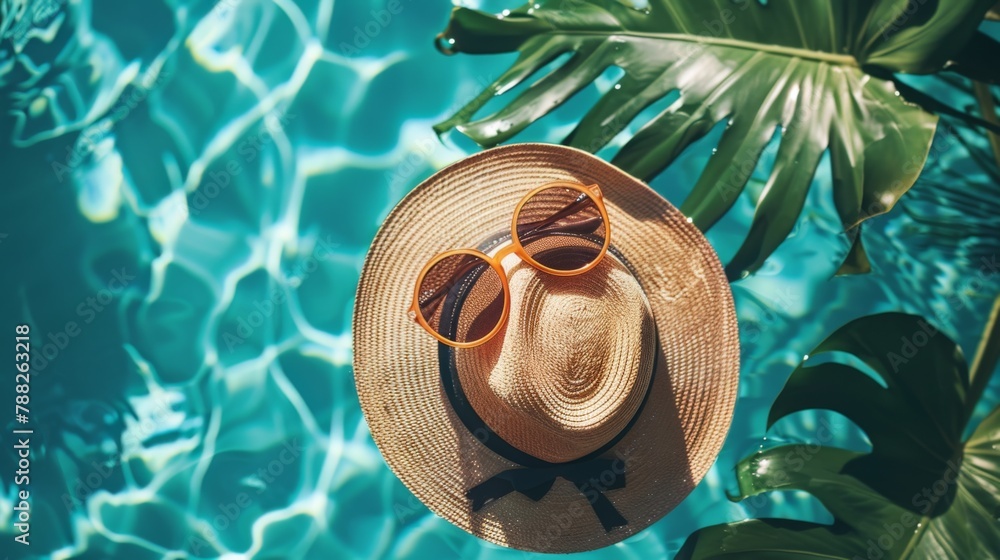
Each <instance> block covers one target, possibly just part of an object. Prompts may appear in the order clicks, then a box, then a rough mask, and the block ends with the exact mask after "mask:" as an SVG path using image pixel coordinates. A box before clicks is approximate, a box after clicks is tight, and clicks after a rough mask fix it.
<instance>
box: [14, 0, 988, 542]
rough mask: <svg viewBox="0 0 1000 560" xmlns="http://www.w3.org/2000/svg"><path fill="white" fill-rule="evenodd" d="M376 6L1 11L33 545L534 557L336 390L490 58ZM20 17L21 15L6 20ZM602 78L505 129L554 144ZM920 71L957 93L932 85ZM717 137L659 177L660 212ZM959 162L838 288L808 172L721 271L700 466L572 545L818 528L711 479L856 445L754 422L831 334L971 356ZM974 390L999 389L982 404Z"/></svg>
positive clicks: (444, 5) (978, 222)
mask: <svg viewBox="0 0 1000 560" xmlns="http://www.w3.org/2000/svg"><path fill="white" fill-rule="evenodd" d="M398 2H399V4H398V7H399V9H398V10H397V11H396V12H397V13H395V14H390V15H391V17H388V18H387V17H385V15H383V13H382V12H381V10H383V9H384V8H385V2H382V1H378V0H372V1H355V2H346V1H341V2H333V1H331V0H311V1H310V0H302V1H298V2H293V1H291V0H274V1H270V0H266V1H265V0H221V1H219V2H196V1H185V0H166V1H155V2H154V1H150V2H141V3H140V2H125V1H112V0H52V1H51V2H45V1H39V2H37V3H28V4H25V3H23V2H20V1H11V0H4V1H3V3H2V5H0V6H2V11H0V14H2V15H3V20H2V21H3V24H2V26H3V31H4V33H7V32H9V33H10V34H9V35H4V34H0V35H2V36H4V37H5V39H4V40H3V42H2V43H0V98H2V99H3V102H2V103H3V108H4V109H6V110H5V111H4V112H3V113H4V115H3V116H2V117H0V118H2V119H3V120H2V123H0V133H2V136H0V137H2V139H3V142H4V146H3V150H2V151H0V158H3V159H2V162H3V165H2V167H0V169H2V170H3V174H2V177H3V178H2V179H0V183H2V184H3V189H2V190H0V197H2V202H0V218H2V220H0V234H2V235H0V260H2V263H3V270H4V274H3V276H2V280H0V282H2V283H3V286H2V287H3V291H2V293H3V297H2V300H0V317H2V318H3V320H4V321H6V323H5V324H3V325H0V329H10V330H13V329H14V326H15V325H16V324H21V323H25V324H30V325H31V328H32V333H33V335H32V336H33V337H34V338H33V340H34V341H36V344H37V345H38V347H41V346H42V345H44V344H46V343H48V342H51V343H52V347H51V350H48V351H46V353H45V354H42V353H41V352H39V351H37V350H36V352H37V354H36V355H35V357H34V362H33V364H34V369H35V372H36V376H35V377H34V378H33V385H32V399H33V403H34V405H33V406H32V413H33V416H32V423H33V425H34V427H35V429H36V432H37V434H36V436H34V437H35V439H34V442H35V443H34V445H35V448H34V452H35V453H36V459H35V462H34V467H33V468H34V471H33V474H32V476H33V480H34V481H35V482H33V486H32V492H33V496H34V503H33V507H34V510H33V517H32V545H31V547H30V549H27V551H28V552H29V554H28V556H27V557H33V558H60V559H64V558H65V559H68V558H74V559H91V558H123V559H129V560H132V559H136V560H141V559H146V558H150V559H162V558H178V559H179V558H258V559H271V558H337V559H354V558H359V559H360V558H405V559H411V558H412V559H422V558H441V559H451V558H463V559H464V558H477V559H483V560H486V559H512V558H522V557H525V556H530V555H527V554H525V553H522V552H518V551H514V550H509V549H504V548H501V547H498V546H495V545H492V544H489V543H486V542H484V541H481V540H478V539H476V538H474V537H472V536H470V535H468V534H466V533H464V532H463V531H461V530H459V529H457V528H455V527H453V526H452V525H450V524H449V523H447V522H445V521H443V520H442V519H440V518H438V517H436V516H435V515H433V514H431V513H430V512H429V511H428V510H427V509H426V508H425V507H424V506H423V505H421V504H420V502H419V501H417V500H416V499H415V498H413V496H412V495H411V494H410V493H409V492H408V491H407V490H406V489H405V487H404V486H403V485H402V484H401V483H400V482H399V481H398V480H397V479H396V478H395V476H394V475H393V474H392V473H391V472H390V471H389V469H388V468H387V467H386V465H385V462H384V461H383V460H382V458H381V456H380V455H379V453H378V451H377V449H376V448H375V446H374V444H373V442H372V440H371V437H370V435H369V433H368V430H367V428H366V425H365V422H364V419H363V417H362V415H361V412H360V409H359V406H358V400H357V395H356V393H355V390H354V383H353V378H352V370H351V332H350V320H351V310H352V305H353V294H354V289H355V286H356V284H357V280H358V275H359V272H360V267H361V263H362V260H363V258H364V255H365V252H366V251H367V248H368V245H369V243H370V242H371V240H372V238H373V237H374V235H375V232H376V230H377V228H378V226H379V224H380V222H381V220H382V219H383V218H384V217H385V215H386V214H387V213H388V212H389V210H390V209H391V208H392V207H393V205H394V204H395V203H396V202H398V201H399V200H400V198H401V197H402V196H403V195H404V194H405V193H406V192H408V191H409V190H410V189H411V188H413V187H414V186H415V185H416V184H418V183H419V182H420V181H421V180H422V179H423V178H425V177H427V176H428V175H430V174H431V173H432V172H433V171H435V170H436V169H439V168H440V167H442V166H444V165H446V164H448V163H450V162H452V161H455V160H456V159H458V158H460V157H463V156H464V155H466V154H469V153H472V152H474V151H475V149H476V148H475V147H474V146H470V145H469V144H468V143H467V142H462V139H460V138H451V139H448V141H447V142H446V143H442V142H440V141H439V140H438V139H437V138H436V137H435V135H434V134H433V132H432V131H431V128H430V127H431V125H432V124H434V123H435V122H438V121H439V120H441V119H442V118H443V117H445V116H447V115H448V114H450V113H451V112H453V111H454V110H456V109H457V108H458V107H460V106H461V104H463V103H464V102H465V101H468V100H469V99H470V98H471V97H472V96H473V95H475V94H477V93H478V92H479V91H480V90H481V88H482V87H483V85H484V84H486V83H488V82H490V81H492V79H493V78H495V77H497V76H498V75H499V73H500V72H502V71H503V70H504V69H505V68H506V67H507V65H508V64H509V63H510V61H511V57H510V56H498V57H472V56H457V57H451V58H448V57H444V56H442V55H440V54H438V53H437V51H435V49H434V48H433V46H432V39H433V37H434V35H435V34H436V33H437V32H438V31H440V30H441V29H443V27H444V24H445V22H446V20H447V17H448V11H449V9H450V4H449V3H448V2H444V1H434V2H421V3H418V2H415V1H414V0H398ZM466 5H475V4H474V3H471V2H466ZM38 6H42V8H44V9H39V8H38ZM480 7H483V8H486V9H496V10H499V9H503V8H506V7H512V5H511V4H510V3H507V2H499V1H493V0H491V1H490V2H483V3H482V4H481V5H480ZM21 9H25V10H28V11H27V12H25V13H28V14H30V15H31V17H32V18H33V23H32V24H31V26H28V27H22V26H15V25H13V24H12V23H11V22H13V21H15V18H13V17H12V14H17V13H19V12H18V11H19V10H21ZM35 10H37V11H35ZM373 10H374V12H373ZM36 16H37V17H36ZM24 17H25V16H23V15H22V16H21V19H22V20H23V19H24ZM615 79H616V75H614V74H612V73H608V74H607V75H605V76H604V77H602V78H601V79H600V80H598V82H597V84H596V85H595V87H593V88H592V89H590V90H588V91H586V92H585V93H584V94H582V95H581V96H580V97H579V98H577V99H574V100H573V101H572V102H571V103H569V104H567V106H565V107H564V108H561V109H559V110H558V111H556V113H555V114H554V115H552V116H551V117H549V118H547V119H545V120H543V121H541V122H539V123H537V124H536V125H534V126H532V127H531V128H530V129H529V130H528V131H526V132H525V133H524V134H523V135H522V136H521V137H520V138H519V140H524V141H527V140H541V141H559V140H561V139H562V137H563V136H564V135H565V134H566V133H567V132H568V130H569V127H570V126H571V122H572V121H573V118H574V116H575V115H579V111H580V108H581V107H585V106H587V105H588V104H589V103H591V102H592V101H593V99H595V98H596V96H598V95H599V94H600V92H601V91H604V90H606V89H607V88H609V87H612V86H613V84H614V81H615ZM914 84H917V85H919V86H920V87H921V88H924V89H926V90H928V91H933V92H934V93H935V95H936V96H937V97H939V98H943V99H948V100H949V101H950V102H951V103H952V104H953V105H955V106H965V105H969V104H971V103H972V101H971V98H970V97H968V96H967V95H965V94H963V93H961V92H960V91H959V90H958V89H956V88H954V87H951V86H949V85H948V84H947V83H945V82H943V81H941V80H939V79H915V80H914ZM715 139H717V136H714V137H713V136H712V135H710V136H709V137H707V138H705V139H704V140H702V141H700V142H699V143H698V144H697V145H696V146H694V147H693V148H692V149H691V150H689V151H688V152H687V153H686V154H685V155H684V156H683V157H682V159H681V160H680V161H678V162H677V163H675V164H674V165H673V166H672V167H671V168H670V169H669V170H668V171H667V172H665V173H664V174H662V175H661V176H660V177H658V178H657V179H656V180H655V181H654V182H653V187H654V188H655V189H656V190H657V191H658V192H660V193H661V194H662V195H664V196H665V197H666V198H667V199H669V200H671V201H672V202H674V203H675V204H678V203H679V202H680V201H681V200H682V199H683V197H684V195H685V194H686V192H687V190H688V189H690V187H691V186H692V184H693V179H694V178H695V177H697V174H698V173H699V171H700V169H701V166H703V165H704V162H705V161H706V159H707V158H708V157H709V155H710V154H711V150H712V147H713V144H714V141H715ZM984 150H986V145H985V143H984V141H983V140H982V138H979V137H977V136H976V135H975V134H974V133H972V132H970V131H968V130H964V129H955V131H949V130H946V129H945V128H944V127H942V129H941V130H940V131H939V133H938V137H937V139H936V140H935V145H934V148H933V149H932V151H931V161H930V162H929V165H928V168H927V170H926V171H925V173H924V174H923V175H922V177H921V179H920V181H919V182H918V183H917V185H916V186H915V187H914V188H913V189H912V191H911V192H910V193H909V194H907V196H906V197H904V198H903V200H902V201H901V202H900V204H899V205H898V206H897V208H895V209H894V210H893V211H892V212H891V213H890V214H888V215H886V216H882V217H879V218H876V219H874V220H872V221H871V223H870V224H869V225H868V226H866V229H865V241H866V243H867V247H868V252H869V256H870V258H871V260H872V261H873V264H874V266H875V269H876V271H875V273H874V274H870V275H867V276H859V277H850V278H832V276H833V274H834V272H835V270H836V269H837V266H838V263H839V262H840V259H841V258H842V257H843V255H844V254H845V253H846V251H847V245H846V241H845V240H844V239H843V238H842V236H841V235H840V226H839V223H838V221H837V219H836V214H835V212H834V211H833V206H832V201H831V199H830V189H831V181H830V176H829V171H828V169H827V167H826V165H825V164H821V166H820V173H819V174H818V176H817V178H816V180H815V183H814V185H813V189H812V190H811V193H810V199H809V201H808V203H807V206H806V211H805V212H804V213H803V216H802V217H801V219H800V220H799V223H798V225H797V227H796V229H795V231H794V232H793V234H792V235H791V236H790V237H789V238H788V240H787V241H786V242H785V243H784V244H783V245H782V246H781V247H780V249H779V250H778V251H777V252H776V253H775V254H774V256H773V257H771V259H770V260H769V261H768V262H767V264H766V265H765V267H764V268H763V269H762V270H761V271H760V272H758V273H757V274H756V275H754V276H752V277H750V278H747V279H745V280H742V281H739V282H737V283H735V284H733V291H734V294H735V299H736V305H737V311H738V314H739V318H740V325H741V327H740V328H741V340H742V344H743V352H742V360H743V365H742V378H741V386H740V397H739V401H738V404H737V408H736V412H735V417H734V419H733V425H732V429H731V431H730V433H729V436H728V439H727V442H726V444H725V447H724V449H723V450H722V453H721V454H720V455H719V458H718V461H717V462H716V464H715V466H714V467H713V468H712V470H711V471H710V472H709V474H708V475H707V476H706V477H705V479H704V481H703V482H702V483H701V484H700V485H699V486H698V487H697V488H696V489H695V491H694V492H693V493H692V494H691V496H690V497H688V498H687V500H685V501H684V503H683V504H682V505H681V506H680V507H678V508H677V509H676V510H674V511H673V512H672V513H670V514H669V515H668V516H667V517H665V518H664V519H663V520H661V521H660V522H658V523H656V524H655V525H653V526H652V527H651V528H650V529H648V530H646V531H644V532H642V533H641V534H639V535H637V536H635V537H633V538H630V539H628V540H626V541H625V542H623V543H620V544H618V545H615V546H612V547H609V548H606V549H603V550H598V551H594V552H591V553H587V554H581V555H579V558H593V559H625V558H649V557H663V556H668V557H669V556H670V555H671V554H672V553H674V552H676V550H677V549H678V548H679V547H680V545H681V543H682V542H683V540H684V538H685V537H686V536H687V535H688V534H689V533H690V532H691V531H693V530H694V529H697V528H699V527H703V526H706V525H710V524H715V523H720V522H725V521H730V520H736V519H744V518H747V517H768V516H779V517H792V518H798V519H806V520H819V521H829V519H830V517H829V514H828V513H827V512H826V511H825V509H824V508H823V507H822V506H821V505H820V504H819V503H818V502H816V501H815V500H813V499H812V498H810V497H808V496H806V495H804V494H795V493H780V494H774V495H770V496H767V497H766V498H761V499H759V500H755V501H752V502H749V503H738V504H736V503H730V502H729V501H728V500H727V499H726V491H727V489H728V490H732V489H733V487H734V486H735V481H734V478H733V467H734V465H735V463H736V461H738V460H739V459H740V458H742V457H744V456H746V455H747V454H749V453H751V452H753V451H755V450H757V449H759V448H760V447H761V446H762V445H769V444H771V443H773V442H775V441H809V440H810V437H814V436H815V434H816V432H817V430H818V428H819V426H821V425H822V424H821V423H823V422H828V423H829V424H830V425H831V426H833V427H834V430H833V431H834V433H835V434H836V441H835V442H833V443H836V444H840V445H845V446H849V447H853V448H857V449H864V448H865V446H866V445H867V444H866V442H865V440H864V437H863V436H862V435H860V434H859V433H858V432H857V430H856V429H855V428H853V426H852V425H851V424H850V423H849V422H848V421H846V420H845V419H843V418H842V417H839V416H837V415H835V414H824V413H815V412H811V413H800V414H797V415H795V416H794V417H791V418H789V419H786V420H784V421H782V422H781V423H780V424H778V425H777V426H776V427H775V428H774V429H773V430H771V432H770V433H767V434H765V431H764V424H765V417H766V414H767V410H768V407H769V406H770V404H771V402H772V401H773V399H774V397H775V395H776V394H777V392H778V391H779V390H780V388H781V386H782V384H783V383H784V380H785V379H786V377H787V376H788V374H789V373H790V372H791V370H792V368H793V367H794V366H795V365H797V364H798V362H799V360H800V359H801V357H802V355H803V354H805V353H806V352H808V351H809V350H810V349H811V348H812V347H813V346H814V345H815V344H817V343H818V342H819V341H820V340H822V338H823V337H824V336H825V335H826V334H828V333H830V332H831V331H832V330H833V329H834V328H836V327H838V326H840V325H841V324H843V323H845V322H847V321H848V320H850V319H853V318H855V317H859V316H862V315H865V314H870V313H875V312H879V311H886V310H902V311H905V312H910V313H916V314H921V315H924V316H927V317H928V318H931V319H933V320H934V322H935V323H936V324H937V325H938V326H939V327H940V328H942V329H943V331H944V332H945V333H947V334H948V335H949V336H951V337H952V338H954V339H956V340H957V341H959V342H960V343H961V344H962V346H963V347H964V348H965V349H966V351H967V353H969V352H971V349H972V348H973V347H974V344H975V342H976V341H977V340H978V336H979V333H980V331H981V329H982V326H983V323H984V322H985V318H986V317H985V315H986V311H987V309H988V306H989V303H990V302H991V301H992V298H993V296H994V295H995V294H996V293H997V292H998V290H1000V274H997V272H998V271H997V268H996V262H997V261H996V259H997V254H998V253H1000V231H998V228H997V227H996V225H995V222H994V221H995V219H996V216H997V215H998V214H1000V202H998V201H1000V181H998V175H1000V171H998V170H997V169H996V166H995V165H992V164H991V163H989V162H988V161H983V160H981V158H980V156H981V154H982V153H984ZM602 153H606V152H602ZM768 157H772V158H773V151H771V152H770V155H769V156H768ZM767 163H768V162H767V161H766V159H765V161H764V162H763V164H762V166H761V168H760V169H766V167H767ZM759 172H760V170H758V173H759ZM763 179H764V176H763V175H762V174H758V175H757V176H755V179H754V181H753V184H752V185H751V187H750V190H751V191H757V192H759V189H760V188H761V185H762V180H763ZM751 213H752V204H751V202H750V200H749V199H748V198H747V197H743V198H741V201H740V203H738V204H737V206H736V207H735V208H734V209H733V210H732V211H731V212H730V213H729V215H727V217H726V219H725V220H723V221H722V222H721V223H720V224H719V225H718V226H717V227H715V228H714V229H712V230H711V231H710V232H709V233H708V239H709V240H710V241H711V242H712V244H713V245H714V246H715V247H716V248H717V250H718V251H719V253H720V255H721V256H722V258H723V259H726V258H728V257H729V256H731V255H732V254H733V252H734V251H735V249H736V247H737V246H738V241H739V240H740V236H741V235H742V234H743V232H745V230H746V228H747V227H748V225H749V220H750V217H751ZM92 302H93V303H92ZM71 322H72V323H74V325H76V326H75V327H73V328H70V327H69V323H71ZM4 391H8V389H6V388H5V389H4ZM4 394H5V397H4V398H5V399H6V398H7V397H6V393H4ZM11 394H12V393H11ZM9 400H13V397H12V396H11V397H10V399H9ZM9 400H5V401H4V402H9ZM998 402H1000V381H994V383H993V385H992V386H991V388H990V389H989V390H988V391H987V395H986V398H985V399H984V400H983V403H982V404H981V410H980V414H982V413H984V412H985V410H986V409H988V408H992V407H994V406H996V404H997V403H998ZM6 422H7V420H3V423H6ZM5 441H6V440H5ZM9 460H10V458H9V456H7V455H6V454H5V455H4V456H3V457H2V458H0V468H2V469H3V471H2V476H7V475H8V473H11V472H13V470H14V469H13V468H11V467H12V465H11V464H8V463H6V462H3V461H9ZM5 482H9V481H6V479H5ZM36 489H37V491H36ZM12 498H13V496H12V495H8V496H7V497H6V498H5V499H4V500H2V501H0V527H2V529H0V531H3V535H2V536H3V541H2V543H0V552H2V553H4V554H7V555H11V556H12V557H14V558H20V557H25V556H24V554H25V549H21V548H14V547H13V546H14V545H11V544H10V543H11V538H10V533H9V532H10V531H11V530H12V529H11V515H12V509H11V508H12V506H13V505H14V502H12V501H11V499H12Z"/></svg>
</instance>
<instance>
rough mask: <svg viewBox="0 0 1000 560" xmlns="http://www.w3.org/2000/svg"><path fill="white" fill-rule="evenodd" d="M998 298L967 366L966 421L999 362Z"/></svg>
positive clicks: (999, 300) (999, 308) (999, 310)
mask: <svg viewBox="0 0 1000 560" xmlns="http://www.w3.org/2000/svg"><path fill="white" fill-rule="evenodd" d="M998 319H1000V296H997V298H996V299H995V300H994V301H993V309H992V310H990V315H989V318H987V319H986V328H984V329H983V337H982V338H981V339H980V340H979V348H978V349H977V350H976V356H975V358H973V359H972V363H971V364H970V366H969V385H970V387H969V398H968V399H967V400H966V402H967V403H968V410H967V412H966V416H967V417H966V421H968V417H971V416H972V412H973V410H975V408H976V403H978V402H979V398H980V397H981V396H982V394H983V391H985V390H986V385H987V384H988V383H989V380H990V374H991V373H993V370H994V369H995V368H996V367H997V362H998V361H1000V321H998Z"/></svg>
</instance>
